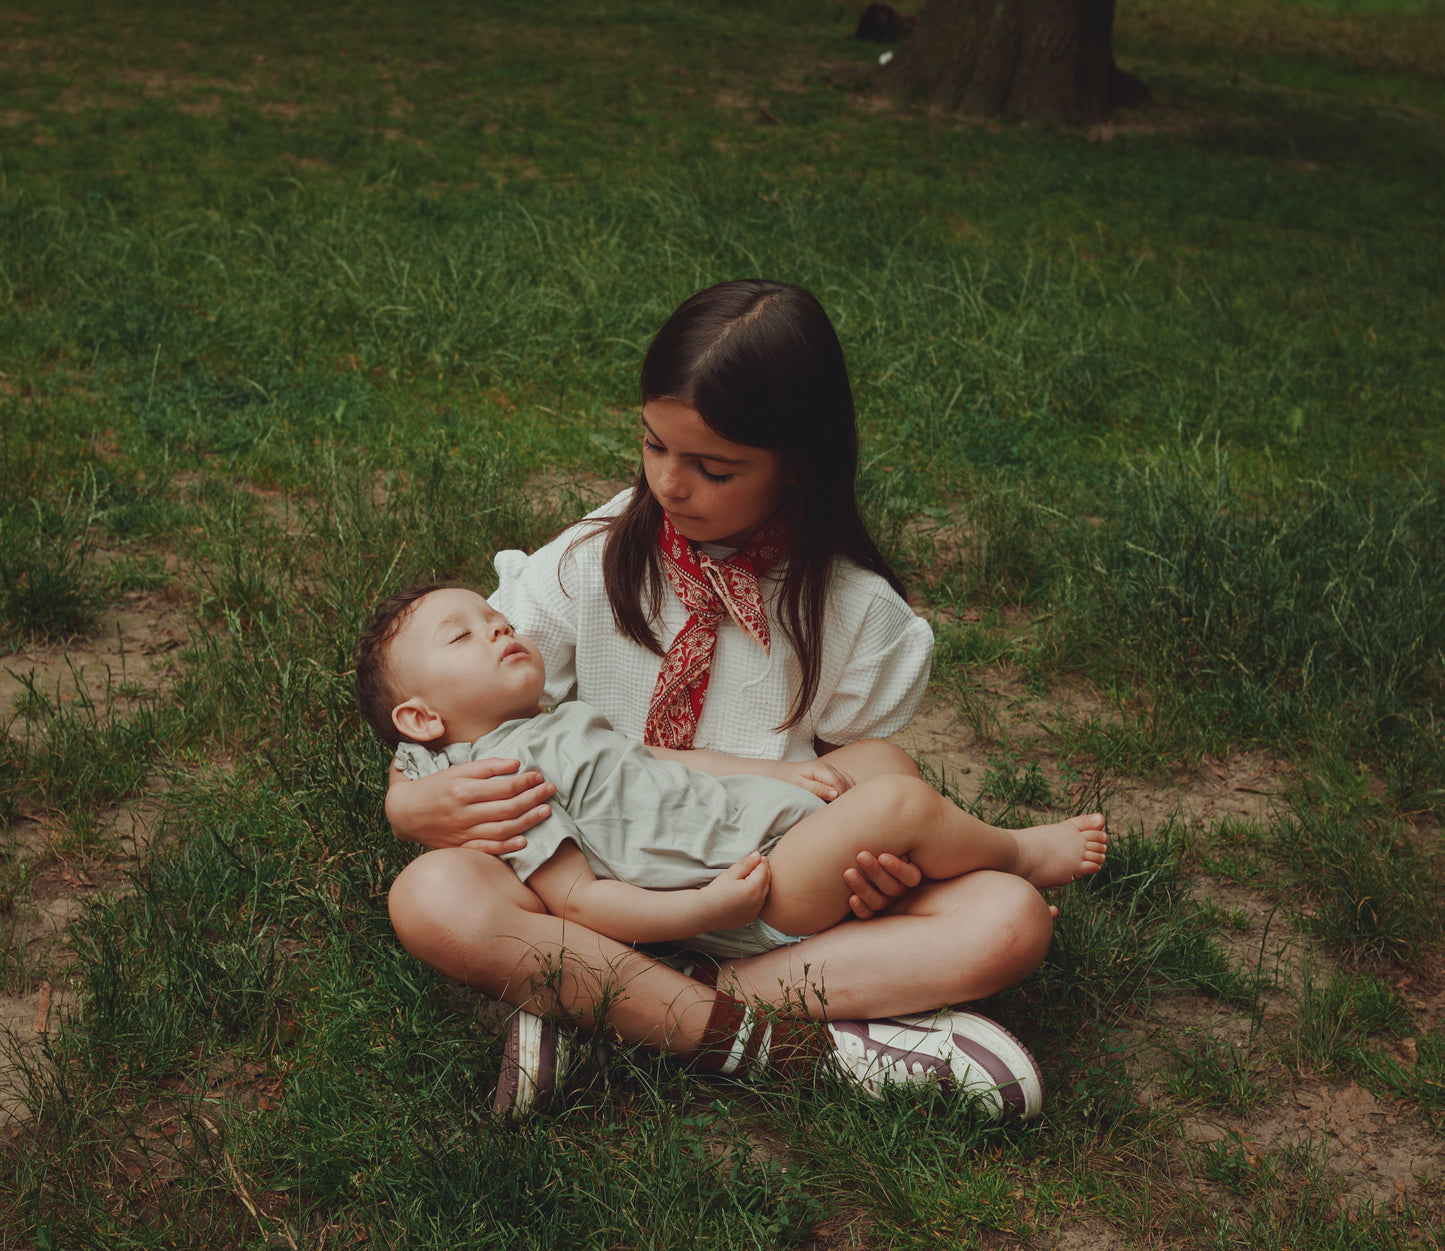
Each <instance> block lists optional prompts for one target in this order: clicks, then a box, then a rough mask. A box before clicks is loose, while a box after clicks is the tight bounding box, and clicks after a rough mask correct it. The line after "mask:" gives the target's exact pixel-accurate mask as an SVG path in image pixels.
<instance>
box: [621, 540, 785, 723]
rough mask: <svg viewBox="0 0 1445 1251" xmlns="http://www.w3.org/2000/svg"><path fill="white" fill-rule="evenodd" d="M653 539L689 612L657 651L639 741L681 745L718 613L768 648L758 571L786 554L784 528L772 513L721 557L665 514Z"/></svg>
mask: <svg viewBox="0 0 1445 1251" xmlns="http://www.w3.org/2000/svg"><path fill="white" fill-rule="evenodd" d="M657 542H658V545H659V546H660V547H661V548H662V563H663V567H664V568H665V569H666V570H667V580H668V581H669V582H671V583H672V589H673V590H674V591H676V592H677V597H678V599H680V600H681V601H682V603H683V607H684V608H686V609H687V610H688V612H689V614H690V616H689V617H688V619H687V624H686V625H684V626H683V627H682V629H681V630H680V631H679V632H678V635H677V637H676V638H675V639H673V640H672V646H671V647H669V648H668V649H667V655H666V656H665V657H664V658H663V661H662V668H661V670H660V671H659V672H658V675H657V686H656V687H655V688H654V689H653V692H652V702H651V703H650V704H649V705H648V706H647V725H646V727H645V728H644V729H643V732H642V741H643V742H644V743H647V744H650V745H651V746H653V747H672V748H677V749H679V750H686V749H687V748H690V747H691V746H692V741H693V739H694V738H695V737H696V736H697V719H698V717H699V715H700V714H701V713H702V702H703V697H704V696H705V695H706V694H707V680H708V676H709V673H710V671H711V669H712V654H713V649H714V648H715V647H716V646H717V628H718V626H719V625H721V624H722V619H723V618H724V617H731V618H732V619H733V620H734V621H736V622H737V623H738V625H739V626H740V627H741V628H742V629H743V630H744V631H746V632H747V633H748V634H749V635H751V636H752V637H753V638H755V639H756V640H757V641H758V643H759V644H760V645H761V647H762V649H763V651H765V652H766V651H767V650H768V645H769V642H770V636H769V633H768V619H767V616H766V615H765V614H764V612H763V593H762V590H761V589H760V588H759V586H758V578H759V576H760V575H761V574H764V573H766V572H767V571H768V570H769V569H770V568H771V567H772V566H773V565H775V564H776V563H777V562H778V561H779V560H781V559H782V558H783V557H784V556H786V555H787V552H788V527H787V525H786V524H785V523H784V521H783V519H782V516H781V515H778V516H775V517H774V518H773V519H772V520H771V521H769V522H768V523H767V524H766V525H764V526H763V527H762V528H761V529H759V530H758V532H757V533H756V534H754V535H753V537H752V538H751V539H749V540H748V543H747V546H746V547H743V548H742V549H741V550H739V551H737V552H734V553H733V554H732V555H731V556H729V557H728V558H727V559H726V560H714V559H713V558H712V557H711V556H709V555H708V554H707V553H706V552H704V551H700V550H699V549H698V548H697V547H695V546H694V545H693V544H692V543H689V542H688V541H687V540H686V539H685V538H683V537H682V535H680V534H679V533H678V532H677V531H676V530H675V529H674V528H673V525H672V522H670V521H669V520H668V519H667V518H666V517H665V516H664V517H663V519H662V525H661V526H659V527H658V531H657Z"/></svg>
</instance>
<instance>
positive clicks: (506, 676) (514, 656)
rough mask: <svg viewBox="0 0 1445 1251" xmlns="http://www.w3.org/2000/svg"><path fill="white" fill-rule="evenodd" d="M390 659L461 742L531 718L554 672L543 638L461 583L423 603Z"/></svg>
mask: <svg viewBox="0 0 1445 1251" xmlns="http://www.w3.org/2000/svg"><path fill="white" fill-rule="evenodd" d="M389 663H390V668H391V671H392V677H393V681H394V682H395V685H396V689H397V691H399V692H401V693H402V694H404V695H405V696H406V697H407V698H408V699H414V700H420V701H421V702H422V703H424V704H425V705H426V706H427V707H428V708H429V709H430V710H431V711H433V712H435V713H436V714H437V715H438V716H440V717H441V719H442V721H443V722H445V725H446V739H447V741H448V742H454V743H455V742H471V741H472V740H473V739H477V738H480V737H481V736H482V735H483V734H486V733H489V732H490V731H491V730H493V729H495V728H496V727H497V726H499V725H501V723H502V722H503V721H510V720H512V719H513V718H516V717H530V716H531V715H532V714H533V713H535V712H536V711H537V704H538V701H540V699H541V698H542V685H543V682H544V681H545V679H546V676H547V671H546V667H545V666H544V665H543V663H542V656H541V653H540V652H538V650H537V645H536V644H535V643H533V642H532V640H531V639H529V638H527V637H526V636H524V635H520V634H515V633H513V631H512V627H511V625H510V624H509V623H508V621H507V619H506V618H505V617H504V616H502V614H501V613H499V612H498V611H497V610H496V609H495V608H493V607H492V606H491V605H490V604H489V603H487V601H486V600H485V599H483V598H482V597H481V596H480V595H478V594H477V593H476V592H475V591H467V590H463V589H461V588H460V587H448V588H446V589H444V590H440V591H433V592H432V593H431V594H430V595H427V596H425V597H424V598H423V599H421V600H420V601H419V602H418V603H417V605H416V607H415V608H413V609H412V611H411V614H410V615H409V616H408V617H407V618H406V620H405V621H404V622H403V623H402V626H401V629H400V630H398V631H397V633H396V636H395V638H393V639H392V642H391V651H390V658H389Z"/></svg>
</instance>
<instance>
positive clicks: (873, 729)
mask: <svg viewBox="0 0 1445 1251" xmlns="http://www.w3.org/2000/svg"><path fill="white" fill-rule="evenodd" d="M629 494H630V490H629V491H624V492H623V493H622V494H620V495H618V496H616V497H615V498H614V499H612V500H610V501H609V502H608V503H606V504H604V505H603V506H602V507H601V508H599V509H597V510H596V511H595V512H593V513H590V514H588V516H589V517H601V516H610V515H613V514H615V513H618V512H620V511H621V510H622V508H623V507H624V506H625V505H626V503H627V500H628V497H629ZM579 527H581V529H580V530H579ZM587 529H588V526H587V522H586V521H585V520H584V521H582V522H579V523H578V524H577V525H576V526H571V527H569V528H568V529H567V530H564V531H563V532H562V533H561V534H560V535H558V536H557V537H556V538H555V539H553V540H552V541H551V542H550V543H548V544H547V545H546V546H545V547H542V548H539V549H538V550H537V551H536V552H534V553H533V554H532V555H531V556H528V555H525V554H524V553H522V552H518V551H505V552H498V553H497V558H496V569H497V575H498V577H499V578H500V580H501V581H500V584H499V586H498V588H497V591H496V593H495V594H493V595H492V596H491V602H492V604H493V605H494V606H495V607H496V609H497V610H498V611H499V612H501V613H503V614H505V616H506V617H507V618H508V620H510V621H511V623H512V625H513V626H515V627H516V629H517V630H518V631H520V632H521V633H523V634H527V635H530V636H531V637H532V638H533V639H534V640H535V641H536V643H537V646H538V647H539V648H540V649H541V652H542V657H543V659H544V660H545V661H546V663H547V686H546V698H547V699H548V700H549V701H551V702H553V703H561V702H562V701H563V700H566V699H583V700H586V701H587V702H588V703H589V704H592V705H594V706H595V707H597V708H599V709H600V710H601V711H602V713H603V715H604V716H606V717H607V718H608V720H610V721H611V722H612V724H613V725H614V726H615V727H616V728H617V729H618V730H620V731H621V732H622V733H623V734H625V735H627V736H628V737H629V738H633V739H639V740H640V739H641V738H642V731H643V725H644V723H645V722H646V720H647V706H648V704H649V703H650V702H651V699H652V690H653V687H654V686H655V685H656V683H657V673H658V669H659V667H660V665H661V663H662V661H661V657H659V656H655V655H653V653H651V652H649V651H648V650H647V649H646V648H643V647H640V646H639V645H638V644H636V643H634V642H633V641H632V640H631V639H629V638H626V637H625V636H623V635H621V634H619V633H618V632H617V628H616V625H615V624H614V622H613V620H612V606H611V605H610V604H609V603H608V600H607V593H606V590H605V589H604V587H603V582H602V546H603V541H604V538H605V535H604V534H603V533H601V532H597V533H593V534H590V535H588V537H587V538H584V539H583V540H582V541H581V542H580V543H578V544H577V546H576V547H575V548H572V543H573V542H574V541H575V540H576V539H577V536H578V534H579V533H586V531H587ZM569 548H572V550H571V551H570V552H569V550H568V549H569ZM704 550H706V551H707V552H708V554H709V555H712V556H714V557H716V558H718V559H721V558H723V557H725V556H727V555H730V554H731V549H728V548H719V547H716V546H714V545H711V544H708V545H704ZM779 589H780V583H779V582H778V581H777V580H776V579H772V578H768V577H764V578H763V579H762V591H763V602H764V604H765V605H766V607H767V608H768V611H769V617H770V618H771V619H773V620H776V619H777V618H776V616H774V614H773V607H774V605H775V603H776V601H777V598H778V591H779ZM686 622H687V610H686V609H685V608H684V607H683V605H682V602H681V601H680V600H679V599H678V598H677V596H675V595H666V596H665V602H664V603H663V605H662V613H661V617H660V620H658V621H657V622H656V623H655V628H656V629H657V631H658V635H659V638H660V640H661V642H662V645H663V648H664V649H666V647H667V646H668V645H669V644H670V643H671V642H672V640H673V638H674V637H676V635H677V633H678V631H679V630H681V629H682V627H683V625H684V624H685V623H686ZM932 654H933V631H932V630H931V629H930V628H929V625H928V623H927V622H926V621H924V620H923V619H922V618H921V617H919V616H917V615H916V614H915V613H914V611H913V610H912V609H911V608H910V607H909V606H908V605H907V604H906V603H905V602H904V601H903V600H902V599H900V598H899V596H898V595H897V594H896V593H895V592H894V590H893V588H892V587H890V586H889V585H888V583H887V582H885V581H884V580H883V579H882V578H880V577H879V576H878V575H877V574H874V573H870V572H868V571H867V570H865V569H861V568H859V567H858V566H857V565H854V564H853V563H852V562H839V565H838V568H837V569H836V570H835V572H834V576H833V581H832V586H831V587H830V589H829V596H828V603H827V608H826V610H825V615H824V629H823V658H822V668H821V672H820V674H819V682H818V691H817V695H816V696H815V697H814V699H813V704H812V707H811V708H809V709H808V711H807V712H806V713H805V714H804V716H803V719H802V720H801V721H799V722H798V724H797V725H795V726H792V727H791V728H790V729H787V730H784V731H779V730H777V729H776V727H777V726H778V725H779V724H780V723H781V722H782V721H784V720H785V719H786V718H787V715H788V710H789V708H790V706H791V703H792V696H793V693H794V692H795V691H796V690H797V689H798V685H799V684H800V682H801V680H802V677H801V673H802V671H801V667H800V666H799V664H798V660H797V656H796V655H795V654H794V652H793V649H792V647H791V646H789V644H788V641H787V639H785V638H784V637H783V635H782V631H781V630H774V631H773V636H772V647H771V649H770V651H769V652H766V653H765V652H764V651H763V649H762V648H761V647H760V646H759V645H758V644H757V643H756V642H755V641H754V640H753V639H751V638H749V637H748V636H747V635H746V634H745V633H744V632H743V631H742V630H741V629H739V628H738V626H737V624H736V623H735V622H733V621H732V620H731V619H730V618H725V619H724V620H723V622H722V624H721V625H720V626H719V627H718V638H717V649H716V650H715V651H714V653H713V664H712V676H711V678H710V680H709V682H708V688H707V695H706V697H705V699H704V702H703V709H702V715H701V716H700V717H699V719H698V727H697V741H696V744H695V745H696V746H697V747H701V748H710V749H712V750H714V751H722V752H728V753H731V754H732V755H736V756H751V757H754V758H757V759H763V760H807V759H810V758H811V757H813V756H814V755H815V754H816V752H815V751H814V748H813V740H814V739H815V738H819V739H822V740H823V741H824V742H827V743H836V744H840V745H841V744H843V743H851V742H855V741H856V740H858V739H862V738H884V737H886V736H887V735H889V734H892V733H894V732H895V731H897V730H900V729H902V728H903V727H904V726H905V725H907V724H908V720H909V718H910V717H912V716H913V713H914V711H915V710H916V709H917V707H918V703H919V700H921V699H922V698H923V692H924V689H925V688H926V687H927V685H928V671H929V664H930V661H931V658H932Z"/></svg>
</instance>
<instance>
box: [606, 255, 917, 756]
mask: <svg viewBox="0 0 1445 1251" xmlns="http://www.w3.org/2000/svg"><path fill="white" fill-rule="evenodd" d="M660 399H670V400H676V401H678V402H679V403H682V404H686V405H687V406H688V407H689V408H691V409H694V410H695V411H696V412H697V413H698V414H699V415H700V416H701V417H702V419H703V421H705V422H706V423H707V425H708V426H709V428H711V429H712V430H714V431H716V432H717V433H718V434H720V435H721V436H722V437H723V438H725V439H728V440H729V441H731V442H733V443H741V444H744V445H746V446H748V447H761V448H769V449H772V450H775V451H778V452H781V453H782V454H783V457H784V459H785V462H786V464H787V466H788V468H789V470H790V471H791V474H792V478H793V484H792V486H791V488H790V489H789V492H788V496H787V498H786V500H785V501H784V503H783V510H784V513H785V515H786V517H787V521H788V533H789V541H790V550H789V555H788V560H787V567H786V570H785V571H784V574H783V588H782V594H781V596H780V600H779V608H780V613H779V616H780V618H781V619H780V620H779V621H778V623H777V624H778V625H779V626H780V627H781V628H782V631H783V634H784V635H785V636H786V638H787V640H788V642H789V643H790V644H791V645H792V647H793V650H794V652H795V653H796V654H797V656H798V660H799V663H800V665H801V668H802V683H801V685H800V686H799V688H798V692H797V696H796V698H795V699H794V701H793V706H792V707H791V708H790V709H789V711H788V718H787V720H786V721H785V722H784V723H783V725H782V726H780V727H779V728H780V729H784V728H787V727H788V726H792V725H796V724H797V723H798V722H799V721H800V720H801V719H802V717H803V715H804V713H806V712H807V710H808V707H809V705H810V704H811V703H812V701H813V698H814V696H815V695H816V694H817V691H818V680H819V674H820V670H821V668H822V651H823V614H824V609H825V607H826V605H827V598H828V587H829V582H830V577H831V573H832V569H833V564H834V561H835V560H837V559H838V558H840V557H841V558H845V559H848V560H851V561H853V562H854V563H856V564H858V565H861V566H862V567H863V568H864V569H868V570H871V571H872V572H874V573H876V574H878V575H880V576H881V577H883V578H884V579H886V580H887V581H888V583H889V584H890V585H891V586H892V587H893V588H894V590H896V591H898V592H899V594H902V593H903V583H902V582H901V581H900V580H899V578H898V575H897V574H896V573H894V572H893V570H892V568H890V566H889V564H888V562H887V560H885V559H884V557H883V554H882V553H881V552H880V551H879V550H878V545H877V544H876V543H874V541H873V538H872V536H871V535H870V534H869V533H868V528H867V527H866V526H865V525H864V524H863V517H862V514H861V512H860V511H859V509H858V498H857V493H856V489H855V479H856V477H857V474H858V427H857V417H856V414H855V412H854V408H853V391H852V388H851V387H849V385H848V367H847V365H846V363H845V362H844V360H843V347H842V345H841V344H840V343H839V342H838V335H837V333H836V332H835V331H834V329H833V325H832V323H831V322H830V321H829V320H828V315H827V313H825V312H824V311H823V306H822V305H821V304H819V303H818V301H817V299H816V298H815V297H814V296H813V295H812V294H811V293H810V292H808V291H805V290H804V289H803V288H802V287H795V286H790V285H789V284H787V283H782V282H767V281H764V280H762V279H756V278H750V279H742V280H739V281H736V282H724V283H719V284H718V285H717V286H714V287H708V288H707V289H706V290H704V291H699V292H698V293H697V294H696V295H694V296H691V297H690V298H689V299H687V300H685V301H684V302H683V303H682V305H681V306H680V307H679V308H678V309H677V311H676V312H675V313H673V315H672V316H671V317H669V318H668V319H667V322H666V324H665V325H664V326H663V327H662V329H661V330H659V331H658V332H657V337H656V338H654V339H653V341H652V346H651V347H650V348H648V350H647V356H646V357H645V358H644V359H643V362H642V402H643V403H644V404H646V403H648V402H649V401H651V400H660ZM661 520H662V508H661V506H660V505H659V504H658V503H657V501H656V500H655V499H654V498H653V497H652V493H651V492H650V491H649V490H648V489H647V478H646V476H645V475H644V473H643V472H642V471H641V469H639V470H638V474H637V482H636V488H635V490H634V491H633V495H632V501H631V503H629V504H628V506H627V507H626V508H625V509H624V510H623V511H622V512H621V513H620V514H618V515H617V516H616V517H614V518H613V519H612V520H611V521H610V522H609V523H608V526H607V529H608V533H607V539H606V545H605V548H604V550H603V557H602V569H603V577H604V581H605V584H606V587H607V597H608V599H609V601H610V602H611V604H612V615H613V618H614V620H615V621H616V623H617V628H618V630H619V631H621V632H622V633H623V634H625V635H626V636H627V637H628V638H630V639H633V640H634V641H635V642H637V643H638V644H640V645H641V646H643V647H646V648H648V649H649V650H650V651H652V652H655V653H657V654H658V655H662V654H663V648H662V645H661V643H660V642H659V641H658V638H657V634H656V631H655V630H654V628H653V622H654V621H655V619H656V612H657V606H658V605H660V604H661V603H662V602H663V596H664V594H665V593H668V592H667V588H666V586H665V583H664V574H663V569H662V559H661V555H660V553H659V550H658V544H657V530H658V526H659V524H660V523H661Z"/></svg>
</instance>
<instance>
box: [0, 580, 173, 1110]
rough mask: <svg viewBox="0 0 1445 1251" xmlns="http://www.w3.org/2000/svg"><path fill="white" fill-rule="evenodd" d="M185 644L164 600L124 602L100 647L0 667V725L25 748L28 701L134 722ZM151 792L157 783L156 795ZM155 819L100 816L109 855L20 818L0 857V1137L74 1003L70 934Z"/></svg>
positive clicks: (31, 646)
mask: <svg viewBox="0 0 1445 1251" xmlns="http://www.w3.org/2000/svg"><path fill="white" fill-rule="evenodd" d="M189 637H190V628H189V625H188V619H187V617H186V615H185V614H184V612H183V611H182V608H181V606H180V605H178V604H176V603H174V602H172V601H171V600H170V599H169V598H168V597H167V596H165V595H163V594H143V593H138V592H133V593H128V594H127V595H126V596H125V598H124V600H123V602H122V603H121V604H120V605H118V606H116V607H113V608H111V609H108V610H107V611H106V612H104V613H103V614H102V616H101V620H100V623H99V625H98V627H97V630H96V633H95V634H94V636H93V637H91V638H87V639H75V640H71V641H70V642H68V643H64V644H61V643H28V644H25V645H23V646H21V647H20V648H18V649H17V650H16V651H15V652H14V653H13V654H11V655H9V656H7V657H5V658H4V659H3V661H0V725H4V726H5V728H6V731H7V732H8V733H9V734H11V735H12V736H14V737H16V738H23V737H24V736H25V734H26V732H27V722H26V719H25V717H24V716H23V715H20V714H19V712H18V709H23V708H24V707H25V706H26V704H27V703H28V702H29V701H30V700H31V699H32V697H33V694H34V695H39V696H41V697H43V699H44V700H45V701H46V702H47V703H48V704H49V705H50V706H52V707H58V708H62V709H65V708H78V707H83V706H84V705H86V704H87V703H88V704H89V706H90V711H89V712H87V713H85V714H84V715H86V716H91V715H93V716H94V717H95V718H96V719H97V720H103V719H104V718H105V717H107V716H109V715H111V714H113V713H124V712H127V711H130V710H132V709H133V708H135V707H136V706H137V705H138V704H139V703H140V702H141V701H143V700H145V699H147V698H150V697H153V696H154V695H156V694H157V693H158V692H160V691H162V690H164V689H165V688H166V687H167V686H169V685H170V683H171V682H172V681H173V680H174V677H175V672H176V657H177V653H178V652H179V650H180V648H181V647H182V646H183V645H184V644H185V643H186V642H187V641H188V640H189ZM156 789H159V783H157V784H156V786H155V787H152V788H150V790H151V793H154V791H155V790H156ZM158 811H159V804H158V802H157V801H156V800H155V799H153V798H147V799H143V800H135V801H132V802H129V803H126V804H122V805H120V806H119V807H117V808H114V809H112V810H110V811H109V812H107V813H104V814H102V815H101V818H100V820H99V823H98V826H99V828H98V830H97V831H96V835H95V837H93V838H91V839H90V840H88V841H89V843H90V844H92V845H93V846H94V847H99V848H105V849H107V850H106V852H105V853H104V854H101V853H97V852H94V851H86V852H78V851H76V850H74V849H73V848H70V847H68V846H67V842H66V838H65V826H64V822H63V821H54V820H52V819H51V818H50V817H49V815H48V814H46V813H44V812H38V811H36V812H29V813H22V815H21V816H20V817H19V818H18V819H17V820H16V822H15V823H14V825H13V827H12V829H11V830H10V831H9V833H8V836H7V838H6V840H5V843H4V845H3V846H0V881H4V882H9V883H13V884H14V887H13V901H12V902H11V904H10V906H9V907H8V909H6V910H5V911H4V912H0V942H3V944H4V950H3V951H0V957H3V965H0V967H3V969H4V970H5V972H6V974H7V977H6V980H7V982H8V983H9V984H10V985H11V986H12V987H15V989H14V990H13V991H12V992H11V993H8V994H3V995H0V1044H3V1045H0V1127H3V1126H4V1125H5V1124H6V1123H8V1122H9V1121H11V1120H13V1119H14V1118H16V1117H18V1116H20V1115H21V1114H22V1111H23V1107H22V1102H21V1096H22V1095H23V1093H24V1090H25V1080H24V1073H23V1069H22V1067H21V1066H22V1064H29V1063H32V1062H34V1060H35V1058H36V1057H37V1056H38V1055H39V1047H40V1043H41V1041H42V1040H43V1038H44V1037H45V1035H46V1034H47V1033H49V1032H50V1031H51V1030H53V1029H54V1028H55V1027H56V1025H57V1024H58V1023H59V1021H60V1018H61V1015H62V1013H63V1012H64V1011H65V1010H66V1008H67V1006H68V1005H69V1003H70V1002H71V998H72V988H71V985H70V981H69V975H68V972H67V970H68V968H69V966H70V964H71V962H72V956H71V952H70V949H69V947H68V946H67V945H66V942H65V935H66V930H67V929H68V927H69V925H70V923H71V922H72V921H74V920H75V918H76V917H78V916H79V915H80V913H81V911H82V910H83V909H84V908H85V906H86V904H87V902H88V901H89V900H91V899H93V898H95V897H96V896H97V895H99V894H101V893H102V892H114V891H117V890H121V889H124V888H125V886H126V883H127V882H128V880H129V875H130V872H131V870H132V869H133V868H134V866H135V865H136V864H137V863H138V861H139V860H140V858H141V857H142V856H144V855H145V853H146V851H147V849H148V848H149V845H150V841H151V838H152V835H153V831H154V828H155V824H156V817H157V813H158Z"/></svg>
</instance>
